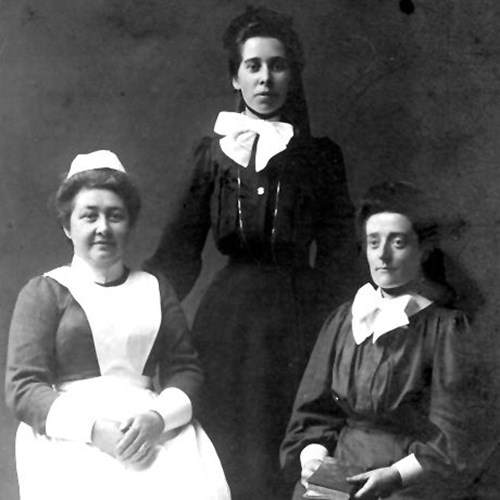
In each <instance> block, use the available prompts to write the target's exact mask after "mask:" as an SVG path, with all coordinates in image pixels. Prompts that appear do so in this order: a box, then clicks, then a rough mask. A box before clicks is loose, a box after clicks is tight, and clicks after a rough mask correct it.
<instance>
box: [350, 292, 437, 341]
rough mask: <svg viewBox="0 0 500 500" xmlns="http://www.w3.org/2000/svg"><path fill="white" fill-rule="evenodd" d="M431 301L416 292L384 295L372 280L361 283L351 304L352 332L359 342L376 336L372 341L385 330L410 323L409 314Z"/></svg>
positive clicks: (385, 331) (423, 307)
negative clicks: (376, 288) (374, 285)
mask: <svg viewBox="0 0 500 500" xmlns="http://www.w3.org/2000/svg"><path fill="white" fill-rule="evenodd" d="M431 303H432V302H431V301H430V300H428V299H426V298H425V297H422V296H421V295H417V294H404V295H400V296H398V297H394V298H392V297H382V294H381V292H380V290H375V288H373V286H372V285H371V284H370V283H367V284H366V285H364V286H362V287H361V288H360V289H359V290H358V292H357V293H356V297H354V302H353V303H352V334H353V337H354V341H355V342H356V344H358V345H359V344H361V343H363V342H364V341H365V340H366V339H367V338H368V337H370V336H371V335H373V342H374V343H375V341H376V340H377V339H378V338H380V337H381V336H382V335H383V334H384V333H387V332H390V331H392V330H394V329H396V328H398V327H400V326H405V325H408V323H409V322H410V320H409V317H410V316H412V315H413V314H415V313H417V312H418V311H421V310H422V309H425V308H426V307H427V306H428V305H430V304H431Z"/></svg>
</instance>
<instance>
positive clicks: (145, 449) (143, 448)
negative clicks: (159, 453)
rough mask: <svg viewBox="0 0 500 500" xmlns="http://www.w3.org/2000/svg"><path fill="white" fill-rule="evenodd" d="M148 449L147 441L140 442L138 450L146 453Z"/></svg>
mask: <svg viewBox="0 0 500 500" xmlns="http://www.w3.org/2000/svg"><path fill="white" fill-rule="evenodd" d="M149 450H150V446H149V444H148V443H142V444H141V446H140V447H139V451H140V452H141V453H147V452H148V451H149Z"/></svg>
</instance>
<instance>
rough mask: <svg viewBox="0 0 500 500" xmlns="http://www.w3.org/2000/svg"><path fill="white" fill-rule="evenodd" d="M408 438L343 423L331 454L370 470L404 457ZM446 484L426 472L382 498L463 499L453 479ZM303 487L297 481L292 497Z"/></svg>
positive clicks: (297, 496)
mask: <svg viewBox="0 0 500 500" xmlns="http://www.w3.org/2000/svg"><path fill="white" fill-rule="evenodd" d="M411 441H412V439H411V438H409V437H407V436H404V435H402V434H395V433H392V432H388V431H384V430H381V429H378V428H375V427H370V426H368V425H357V424H356V425H354V426H353V425H346V426H345V427H344V428H343V429H342V431H341V433H340V436H339V440H338V442H337V446H336V448H335V452H334V454H333V456H334V457H335V458H336V459H338V460H339V461H340V462H342V463H344V464H346V465H349V466H356V467H360V468H361V469H362V470H365V471H370V470H374V469H378V468H382V467H388V466H390V465H392V464H394V463H395V462H397V461H398V460H400V459H401V458H403V457H405V456H406V455H407V454H408V452H407V450H408V447H409V445H410V443H411ZM455 480H456V478H450V480H449V483H447V482H446V481H445V480H442V479H440V478H438V477H437V476H430V475H428V474H426V475H425V476H424V478H423V479H422V480H420V481H418V482H416V483H414V484H412V485H410V486H407V487H405V488H401V489H399V490H397V491H395V492H394V493H392V494H391V495H389V496H387V497H384V498H387V499H388V500H462V499H463V500H465V498H466V497H464V496H462V495H461V494H460V492H459V491H458V487H457V489H455V485H454V481H455ZM305 491H306V490H305V488H304V487H303V486H302V485H301V484H300V482H298V483H297V484H296V487H295V490H294V492H293V495H292V497H291V498H292V500H300V499H302V497H303V494H304V493H305Z"/></svg>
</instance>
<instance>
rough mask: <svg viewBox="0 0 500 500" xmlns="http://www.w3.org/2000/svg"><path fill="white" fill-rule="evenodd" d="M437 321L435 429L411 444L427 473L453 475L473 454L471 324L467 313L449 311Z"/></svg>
mask: <svg viewBox="0 0 500 500" xmlns="http://www.w3.org/2000/svg"><path fill="white" fill-rule="evenodd" d="M446 312H447V313H449V314H446V315H440V316H439V317H438V319H437V320H436V321H437V323H436V324H435V325H433V330H435V336H433V335H430V336H429V339H432V343H433V345H429V349H430V352H431V354H430V356H432V379H431V387H430V410H429V420H430V421H431V423H432V425H433V428H434V431H433V432H432V433H431V434H430V435H429V437H428V438H427V439H425V440H422V441H416V442H414V443H412V444H411V445H410V449H409V453H410V454H411V453H414V454H415V456H416V458H417V460H418V461H419V463H420V464H421V465H422V468H423V470H424V473H427V474H432V475H434V474H437V475H438V476H440V477H441V478H449V477H450V476H452V475H453V474H455V473H456V472H458V473H460V474H461V475H463V474H464V472H465V471H466V470H467V461H468V457H469V456H471V448H470V447H471V445H473V443H472V442H471V439H470V425H471V423H472V422H471V420H470V419H469V418H468V417H467V416H466V415H467V414H468V410H467V409H468V407H469V406H470V403H471V401H470V400H469V398H468V393H469V391H468V389H467V384H468V383H470V380H471V378H470V374H471V371H470V369H471V368H472V365H471V363H470V360H469V356H468V354H467V341H468V339H467V333H468V331H469V324H468V321H467V318H466V316H465V315H464V314H462V313H460V312H458V311H446Z"/></svg>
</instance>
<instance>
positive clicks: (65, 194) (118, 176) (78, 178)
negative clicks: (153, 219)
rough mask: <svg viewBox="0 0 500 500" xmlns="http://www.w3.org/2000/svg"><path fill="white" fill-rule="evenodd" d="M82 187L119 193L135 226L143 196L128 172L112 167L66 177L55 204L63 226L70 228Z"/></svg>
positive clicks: (131, 224) (131, 222)
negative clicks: (75, 204)
mask: <svg viewBox="0 0 500 500" xmlns="http://www.w3.org/2000/svg"><path fill="white" fill-rule="evenodd" d="M82 189H106V190H108V191H112V192H113V193H115V194H116V195H118V196H119V197H120V198H121V199H122V200H123V203H124V204H125V208H126V209H127V213H128V216H129V218H130V227H133V226H134V225H135V223H136V221H137V218H138V216H139V212H140V209H141V198H140V195H139V191H138V190H137V188H136V186H135V185H134V184H133V183H132V181H131V180H130V178H129V176H128V174H126V173H124V172H120V171H118V170H114V169H111V168H100V169H96V170H86V171H84V172H80V173H77V174H75V175H73V176H71V177H70V178H68V179H65V180H64V181H63V182H62V183H61V185H60V186H59V189H58V190H57V193H56V196H55V200H54V204H55V209H56V213H57V217H58V219H59V221H60V223H61V224H62V226H63V227H65V228H69V221H70V218H71V213H72V212H73V202H74V199H75V197H76V195H77V194H78V193H79V192H80V191H81V190H82Z"/></svg>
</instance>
